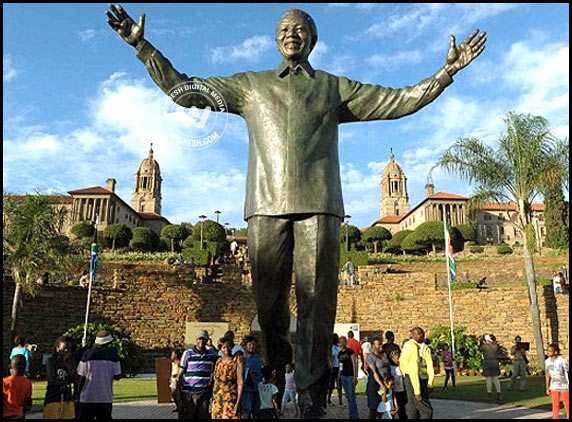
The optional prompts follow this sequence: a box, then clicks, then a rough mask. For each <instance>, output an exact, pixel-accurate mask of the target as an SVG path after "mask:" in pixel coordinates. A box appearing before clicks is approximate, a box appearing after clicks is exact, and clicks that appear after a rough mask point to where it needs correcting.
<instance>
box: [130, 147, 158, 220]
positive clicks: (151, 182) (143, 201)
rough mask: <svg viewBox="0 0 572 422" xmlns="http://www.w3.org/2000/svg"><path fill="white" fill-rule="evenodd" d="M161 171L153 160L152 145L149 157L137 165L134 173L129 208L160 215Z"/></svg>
mask: <svg viewBox="0 0 572 422" xmlns="http://www.w3.org/2000/svg"><path fill="white" fill-rule="evenodd" d="M161 181H162V179H161V170H160V169H159V163H157V161H155V159H154V158H153V144H151V148H149V155H148V156H147V158H144V159H143V161H141V164H140V165H139V170H137V173H135V189H134V190H133V196H132V197H131V206H132V207H133V209H134V210H135V211H138V212H154V213H155V214H159V215H161Z"/></svg>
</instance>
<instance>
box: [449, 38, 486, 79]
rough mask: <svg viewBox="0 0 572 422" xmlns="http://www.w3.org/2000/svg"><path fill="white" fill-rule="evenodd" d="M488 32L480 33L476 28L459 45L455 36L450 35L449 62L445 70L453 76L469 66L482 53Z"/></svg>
mask: <svg viewBox="0 0 572 422" xmlns="http://www.w3.org/2000/svg"><path fill="white" fill-rule="evenodd" d="M486 41H487V33H486V32H481V33H479V30H478V29H475V30H474V31H473V32H471V34H470V35H469V36H468V37H467V38H466V39H465V41H463V42H462V43H461V44H460V45H459V46H458V47H457V45H456V44H455V36H454V35H451V36H450V37H449V52H448V53H447V64H446V65H445V70H447V72H448V73H449V75H451V76H453V75H454V74H455V73H457V72H458V71H459V70H461V69H462V68H464V67H465V66H467V65H468V64H469V63H471V62H472V61H473V60H475V59H476V58H477V57H479V56H480V55H481V53H482V52H483V50H484V49H485V42H486Z"/></svg>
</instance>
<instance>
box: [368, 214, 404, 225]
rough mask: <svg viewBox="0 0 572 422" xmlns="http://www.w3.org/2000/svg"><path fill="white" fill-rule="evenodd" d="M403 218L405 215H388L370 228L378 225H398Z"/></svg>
mask: <svg viewBox="0 0 572 422" xmlns="http://www.w3.org/2000/svg"><path fill="white" fill-rule="evenodd" d="M403 217H404V216H403V215H386V216H385V217H382V218H380V219H379V220H376V221H375V222H374V223H373V224H372V225H371V226H370V227H373V226H375V225H376V224H398V223H399V222H400V221H401V220H403Z"/></svg>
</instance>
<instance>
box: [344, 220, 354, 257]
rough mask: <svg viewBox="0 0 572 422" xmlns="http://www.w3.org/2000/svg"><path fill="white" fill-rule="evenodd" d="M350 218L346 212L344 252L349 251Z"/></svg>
mask: <svg viewBox="0 0 572 422" xmlns="http://www.w3.org/2000/svg"><path fill="white" fill-rule="evenodd" d="M350 218H352V216H351V215H349V214H346V215H344V219H346V222H345V223H346V252H349V251H350V235H349V224H350V222H349V219H350Z"/></svg>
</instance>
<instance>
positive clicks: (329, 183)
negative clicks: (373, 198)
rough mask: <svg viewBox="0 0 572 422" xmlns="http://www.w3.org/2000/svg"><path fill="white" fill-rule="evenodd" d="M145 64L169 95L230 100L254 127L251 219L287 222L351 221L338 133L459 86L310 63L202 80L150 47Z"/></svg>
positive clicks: (188, 103)
mask: <svg viewBox="0 0 572 422" xmlns="http://www.w3.org/2000/svg"><path fill="white" fill-rule="evenodd" d="M137 57H138V58H139V59H140V60H141V61H142V62H143V63H144V64H145V66H146V67H147V70H148V71H149V74H150V75H151V77H152V78H153V80H154V81H155V83H156V84H157V85H158V86H159V87H160V88H161V89H162V90H163V91H164V92H165V93H168V92H169V91H170V90H171V89H172V88H174V87H175V86H177V85H178V84H181V83H186V82H187V83H191V84H192V83H194V84H203V85H205V86H207V87H209V88H210V89H211V90H214V91H216V92H217V93H218V94H219V95H221V96H222V97H223V98H224V100H225V102H226V105H227V107H228V110H227V111H228V112H230V113H234V114H238V115H240V116H242V117H243V118H244V119H245V120H246V123H247V126H248V135H249V155H248V157H249V158H248V173H247V182H246V202H245V208H244V217H245V219H248V218H249V217H252V216H253V215H265V216H278V215H287V214H331V215H335V216H338V217H340V218H343V216H344V206H343V200H342V188H341V180H340V163H339V154H338V125H339V124H340V123H349V122H357V121H371V120H386V119H397V118H399V117H403V116H407V115H409V114H412V113H414V112H415V111H417V110H419V109H421V108H422V107H424V106H426V105H427V104H429V103H431V102H432V101H433V100H434V99H435V98H437V97H438V96H439V94H441V93H442V92H443V90H444V89H445V88H446V87H447V86H448V85H450V84H451V83H452V79H451V77H450V76H449V74H448V73H447V72H446V71H445V70H444V69H440V70H439V71H438V72H437V73H436V74H435V75H433V76H431V77H429V78H427V79H424V80H423V81H421V82H419V83H418V84H416V85H414V86H407V87H404V88H400V89H392V88H386V87H383V86H380V85H370V84H362V83H360V82H357V81H354V80H350V79H348V78H345V77H341V76H335V75H332V74H329V73H327V72H323V71H319V70H314V69H312V67H311V66H310V64H309V63H308V62H304V63H302V64H300V65H299V66H298V67H297V68H296V69H294V70H292V69H290V68H289V67H288V66H286V65H285V64H284V63H282V64H281V65H280V66H279V67H278V69H276V70H269V71H262V72H245V73H238V74H235V75H232V76H229V77H210V78H197V77H188V76H187V75H185V74H181V73H179V72H178V71H177V70H175V69H174V67H173V66H172V65H171V63H170V62H169V61H168V60H167V59H166V58H165V57H164V56H163V55H162V54H161V53H160V52H159V51H158V50H157V49H155V48H154V47H153V46H152V45H151V44H149V43H148V42H145V43H144V44H143V45H142V47H141V48H140V49H139V52H138V54H137ZM175 102H177V104H179V105H181V106H184V107H192V106H195V107H197V108H204V107H207V106H208V105H209V103H207V102H206V100H201V96H200V95H191V96H181V97H180V98H178V97H176V98H175Z"/></svg>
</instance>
